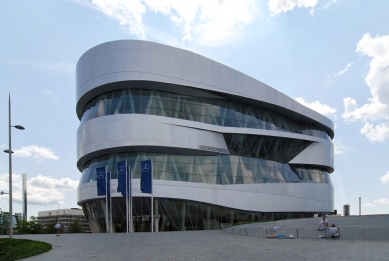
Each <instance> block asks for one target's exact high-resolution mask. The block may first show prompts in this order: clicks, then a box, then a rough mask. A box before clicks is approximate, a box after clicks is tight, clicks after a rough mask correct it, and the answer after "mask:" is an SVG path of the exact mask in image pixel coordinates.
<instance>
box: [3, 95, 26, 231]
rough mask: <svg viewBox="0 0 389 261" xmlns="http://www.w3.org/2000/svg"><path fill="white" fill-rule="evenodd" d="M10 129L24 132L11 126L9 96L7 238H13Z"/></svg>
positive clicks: (20, 127) (19, 126) (9, 99)
mask: <svg viewBox="0 0 389 261" xmlns="http://www.w3.org/2000/svg"><path fill="white" fill-rule="evenodd" d="M11 127H14V128H16V129H19V130H24V127H23V126H21V125H15V126H12V125H11V94H9V98H8V150H4V152H5V153H8V155H9V157H8V158H9V192H8V194H9V238H12V237H13V231H12V229H13V216H12V153H13V151H12V150H11Z"/></svg>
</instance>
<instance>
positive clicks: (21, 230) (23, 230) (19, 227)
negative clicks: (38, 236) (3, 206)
mask: <svg viewBox="0 0 389 261" xmlns="http://www.w3.org/2000/svg"><path fill="white" fill-rule="evenodd" d="M14 230H16V231H18V234H29V233H30V227H29V223H28V222H27V221H24V220H19V219H18V220H17V221H16V226H15V228H14Z"/></svg>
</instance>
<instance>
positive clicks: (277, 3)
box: [0, 0, 389, 216]
mask: <svg viewBox="0 0 389 261" xmlns="http://www.w3.org/2000/svg"><path fill="white" fill-rule="evenodd" d="M388 13H389V1H387V0H375V1H361V0H239V1H235V0H192V1H180V0H111V1H108V0H63V1H60V0H55V1H53V0H35V1H20V0H13V1H1V3H0V46H1V48H0V149H1V150H5V149H8V97H9V94H10V95H11V106H12V108H11V112H12V117H11V118H12V123H11V124H12V125H17V124H19V125H22V126H24V127H25V130H23V131H21V130H18V129H15V128H12V150H13V151H14V152H15V153H14V154H13V156H12V162H13V163H12V165H13V209H14V212H21V211H22V205H21V175H22V173H27V180H28V182H27V186H28V216H32V215H33V216H37V215H38V211H44V210H55V209H57V208H58V207H59V208H61V209H62V208H71V207H79V206H78V205H77V186H78V182H79V179H80V177H81V173H80V172H79V171H78V169H77V167H76V161H77V155H76V131H77V128H78V126H79V120H78V118H77V116H76V92H75V90H76V86H75V67H76V64H77V61H78V59H79V58H80V57H81V55H82V54H83V53H84V52H86V51H87V50H88V49H90V48H92V47H94V46H96V45H98V44H101V43H104V42H108V41H114V40H121V39H140V40H147V41H153V42H157V43H161V44H166V45H171V46H175V47H178V48H182V49H186V50H190V51H193V52H195V53H198V54H201V55H203V56H205V57H208V58H210V59H213V60H215V61H217V62H220V63H222V64H225V65H227V66H229V67H232V68H234V69H236V70H238V71H240V72H243V73H245V74H246V75H249V76H251V77H253V78H255V79H257V80H259V81H262V82H264V83H266V84H268V85H270V86H272V87H273V88H275V89H277V90H279V91H281V92H283V93H285V94H286V95H288V96H290V97H292V98H294V99H296V100H297V101H298V102H300V103H302V104H304V105H305V106H307V107H310V108H312V109H314V110H316V111H318V112H319V113H322V114H323V115H325V116H327V117H328V118H330V119H331V120H332V121H333V122H334V124H335V138H334V140H333V142H334V144H335V171H334V172H333V173H332V174H331V175H330V177H331V179H332V183H333V186H334V198H335V203H334V209H337V210H338V213H340V214H342V213H343V205H344V204H349V205H350V212H351V214H352V215H357V214H359V197H361V202H362V214H388V213H389V159H388V148H389V147H388V145H389V27H388V24H389V15H388ZM237 88H239V87H238V86H237ZM8 166H9V165H8V154H6V153H4V154H3V155H2V156H1V157H0V190H2V191H5V192H8V184H9V183H8V173H9V170H8ZM0 208H2V210H3V211H8V208H9V206H8V196H7V195H3V196H0Z"/></svg>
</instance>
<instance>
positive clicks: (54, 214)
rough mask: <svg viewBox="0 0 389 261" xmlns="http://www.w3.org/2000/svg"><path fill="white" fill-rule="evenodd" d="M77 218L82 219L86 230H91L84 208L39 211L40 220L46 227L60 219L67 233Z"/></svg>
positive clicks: (82, 224)
mask: <svg viewBox="0 0 389 261" xmlns="http://www.w3.org/2000/svg"><path fill="white" fill-rule="evenodd" d="M58 212H59V213H58ZM76 219H78V220H80V223H81V226H82V228H83V229H84V232H86V233H90V232H91V230H90V227H89V223H88V221H87V220H86V218H85V215H84V212H83V211H82V209H79V208H71V209H56V210H47V211H39V212H38V221H39V223H41V224H42V226H43V227H46V226H47V224H50V223H56V222H57V221H58V222H59V223H60V224H61V225H62V227H63V229H64V232H65V233H67V232H68V228H69V225H70V224H71V223H72V222H73V221H74V220H76Z"/></svg>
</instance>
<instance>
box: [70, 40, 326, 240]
mask: <svg viewBox="0 0 389 261" xmlns="http://www.w3.org/2000/svg"><path fill="white" fill-rule="evenodd" d="M76 88H77V91H76V93H77V94H76V95H77V106H76V112H77V116H78V118H79V120H80V126H79V128H78V130H77V167H78V169H79V170H80V172H82V175H81V180H80V184H79V187H78V191H77V197H78V204H79V205H80V206H82V208H83V210H84V213H85V215H86V217H87V219H88V220H89V222H90V225H91V228H92V231H93V232H105V231H106V227H105V216H106V211H105V209H106V208H105V197H99V196H97V187H96V168H97V167H102V166H106V167H107V169H108V171H110V172H111V173H112V181H111V194H112V222H113V225H114V226H116V225H117V224H122V227H123V228H124V227H125V226H124V224H125V217H126V214H125V212H126V204H125V200H124V198H123V197H122V196H121V195H120V194H119V193H117V192H116V187H117V170H116V163H117V162H119V161H122V160H126V161H127V164H128V165H129V166H130V168H131V169H132V172H133V182H132V195H133V208H132V212H133V222H132V224H133V230H134V231H150V213H151V212H150V208H151V198H150V195H149V194H142V193H140V190H139V183H140V180H139V178H140V169H139V168H140V161H141V160H145V159H152V160H153V177H154V178H153V184H154V187H153V196H154V202H153V203H154V214H155V215H154V221H155V222H154V223H155V227H154V230H155V231H177V230H207V229H219V228H220V225H221V224H223V223H236V222H247V221H263V220H276V219H277V220H279V219H286V218H300V217H311V216H313V215H314V214H315V213H329V212H332V211H333V205H334V195H333V194H334V191H333V186H332V183H331V179H330V173H332V172H333V171H334V162H333V161H334V159H333V156H334V149H333V144H332V139H333V137H334V126H333V123H332V122H331V120H329V119H328V118H326V117H324V116H323V115H321V114H319V113H317V112H315V111H313V110H311V109H309V108H307V107H305V106H303V105H301V104H300V103H298V102H296V101H295V100H294V99H292V98H290V97H288V96H286V95H285V94H283V93H281V92H279V91H277V90H275V89H273V88H272V87H270V86H267V85H266V84H264V83H262V82H260V81H258V80H256V79H253V78H251V77H249V76H247V75H245V74H243V73H241V72H238V71H236V70H234V69H232V68H229V67H227V66H225V65H222V64H220V63H217V62H215V61H213V60H210V59H208V58H206V57H203V56H201V55H198V54H195V53H193V52H190V51H186V50H182V49H178V48H174V47H170V46H166V45H162V44H157V43H152V42H146V41H138V40H122V41H114V42H108V43H104V44H101V45H98V46H96V47H93V48H92V49H90V50H88V51H87V52H86V53H84V54H83V55H82V56H81V58H80V59H79V61H78V63H77V79H76Z"/></svg>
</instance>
